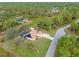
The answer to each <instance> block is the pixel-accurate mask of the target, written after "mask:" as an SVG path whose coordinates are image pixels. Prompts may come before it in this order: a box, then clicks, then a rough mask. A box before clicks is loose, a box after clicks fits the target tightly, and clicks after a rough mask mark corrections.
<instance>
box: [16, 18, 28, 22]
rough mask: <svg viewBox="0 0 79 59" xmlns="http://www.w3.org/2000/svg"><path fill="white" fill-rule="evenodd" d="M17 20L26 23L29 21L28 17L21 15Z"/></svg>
mask: <svg viewBox="0 0 79 59" xmlns="http://www.w3.org/2000/svg"><path fill="white" fill-rule="evenodd" d="M16 22H18V23H25V22H28V19H25V18H23V17H19V18H17V19H16Z"/></svg>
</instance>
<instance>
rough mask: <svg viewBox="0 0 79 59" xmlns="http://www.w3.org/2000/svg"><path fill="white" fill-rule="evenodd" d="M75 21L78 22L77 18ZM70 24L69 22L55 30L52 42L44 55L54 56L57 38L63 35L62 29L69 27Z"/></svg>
mask: <svg viewBox="0 0 79 59" xmlns="http://www.w3.org/2000/svg"><path fill="white" fill-rule="evenodd" d="M76 22H77V23H78V22H79V20H77V21H76ZM70 26H71V24H69V25H67V26H64V27H62V28H60V29H58V30H57V32H56V34H55V36H54V39H53V40H52V42H51V44H50V46H49V48H48V51H47V53H46V57H54V54H55V49H56V46H57V43H58V39H59V38H61V37H62V36H63V35H65V31H64V30H65V29H67V28H69V27H70Z"/></svg>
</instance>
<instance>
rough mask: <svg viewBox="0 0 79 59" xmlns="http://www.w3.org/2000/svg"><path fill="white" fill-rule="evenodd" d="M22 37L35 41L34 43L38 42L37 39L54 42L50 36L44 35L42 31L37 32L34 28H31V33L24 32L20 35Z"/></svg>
mask: <svg viewBox="0 0 79 59" xmlns="http://www.w3.org/2000/svg"><path fill="white" fill-rule="evenodd" d="M20 36H21V37H23V38H26V39H28V40H33V41H34V40H36V39H37V38H41V37H44V38H47V39H50V40H52V37H51V36H50V35H49V34H47V33H43V32H41V31H37V30H36V29H34V28H31V31H30V32H22V33H21V34H20Z"/></svg>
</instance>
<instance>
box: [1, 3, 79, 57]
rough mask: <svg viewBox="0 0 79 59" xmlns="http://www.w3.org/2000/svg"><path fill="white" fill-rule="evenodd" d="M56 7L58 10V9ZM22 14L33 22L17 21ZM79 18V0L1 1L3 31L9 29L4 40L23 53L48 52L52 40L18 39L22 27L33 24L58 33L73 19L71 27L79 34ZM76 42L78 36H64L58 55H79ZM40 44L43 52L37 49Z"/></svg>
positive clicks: (20, 53)
mask: <svg viewBox="0 0 79 59" xmlns="http://www.w3.org/2000/svg"><path fill="white" fill-rule="evenodd" d="M55 8H57V10H58V12H55V11H56V10H54V9H55ZM18 17H24V18H27V19H28V20H31V21H32V23H30V24H28V23H24V24H20V23H18V22H16V19H17V18H18ZM78 18H79V3H51V2H48V3H47V2H46V3H20V2H19V3H0V33H2V32H5V34H4V39H5V42H4V43H6V44H7V46H9V48H14V49H12V50H13V51H16V54H17V55H19V56H45V53H46V51H47V49H48V46H49V44H50V41H49V40H45V39H44V40H43V39H42V40H43V41H42V40H37V41H36V42H37V43H36V42H29V41H26V42H23V41H22V42H21V41H20V40H21V39H23V38H19V40H14V39H15V38H17V37H18V36H19V34H20V33H21V32H22V31H26V32H28V31H29V27H34V28H37V29H38V30H42V31H46V32H47V33H49V34H51V35H54V34H55V32H56V30H57V29H58V28H60V27H62V26H65V25H67V24H69V23H71V28H70V30H71V31H73V32H75V34H76V35H78V34H79V25H78V24H77V23H76V22H75V21H76V20H77V19H78ZM19 26H20V27H19ZM18 27H19V28H18ZM0 39H2V38H0ZM11 39H12V40H11ZM14 41H15V42H14ZM16 41H18V44H17V42H16ZM75 42H76V39H75V37H68V36H65V37H62V38H61V40H60V41H59V43H58V48H57V49H58V50H57V56H79V54H78V53H79V52H78V45H76V44H75ZM62 44H63V45H62ZM10 45H11V46H10ZM21 45H22V46H21ZM26 45H27V46H26ZM74 46H75V48H74ZM37 48H38V49H39V53H38V52H36V51H38V49H37Z"/></svg>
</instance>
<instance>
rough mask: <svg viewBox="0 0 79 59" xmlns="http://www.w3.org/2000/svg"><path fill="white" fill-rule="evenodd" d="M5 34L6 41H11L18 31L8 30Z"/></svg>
mask: <svg viewBox="0 0 79 59" xmlns="http://www.w3.org/2000/svg"><path fill="white" fill-rule="evenodd" d="M5 34H6V38H7V39H13V38H14V37H16V36H17V35H18V31H16V29H15V28H10V29H9V30H7V31H6V33H5Z"/></svg>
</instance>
